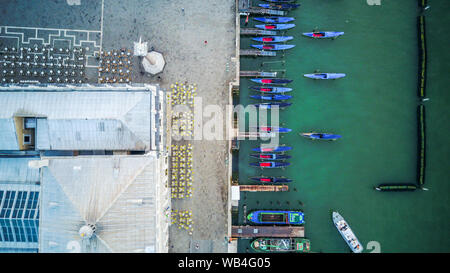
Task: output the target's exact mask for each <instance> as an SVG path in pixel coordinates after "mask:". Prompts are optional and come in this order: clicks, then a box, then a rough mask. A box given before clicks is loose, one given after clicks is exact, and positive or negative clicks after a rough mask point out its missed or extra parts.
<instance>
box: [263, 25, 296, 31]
mask: <svg viewBox="0 0 450 273" xmlns="http://www.w3.org/2000/svg"><path fill="white" fill-rule="evenodd" d="M255 27H256V28H259V29H264V30H286V29H291V28H294V27H295V24H265V25H255Z"/></svg>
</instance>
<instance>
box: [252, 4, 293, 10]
mask: <svg viewBox="0 0 450 273" xmlns="http://www.w3.org/2000/svg"><path fill="white" fill-rule="evenodd" d="M258 6H260V7H261V8H265V9H277V10H290V9H295V8H298V7H299V6H300V4H272V3H270V4H258Z"/></svg>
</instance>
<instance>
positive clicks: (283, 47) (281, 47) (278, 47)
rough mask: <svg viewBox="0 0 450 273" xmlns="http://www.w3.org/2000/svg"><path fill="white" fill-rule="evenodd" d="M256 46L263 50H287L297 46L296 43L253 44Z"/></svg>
mask: <svg viewBox="0 0 450 273" xmlns="http://www.w3.org/2000/svg"><path fill="white" fill-rule="evenodd" d="M251 46H252V47H254V48H257V49H261V50H287V49H291V48H293V47H295V45H278V44H273V45H272V44H271V45H251Z"/></svg>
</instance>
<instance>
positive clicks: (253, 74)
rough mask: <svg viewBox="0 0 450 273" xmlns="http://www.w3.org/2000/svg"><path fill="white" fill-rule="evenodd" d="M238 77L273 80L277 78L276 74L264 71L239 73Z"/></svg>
mask: <svg viewBox="0 0 450 273" xmlns="http://www.w3.org/2000/svg"><path fill="white" fill-rule="evenodd" d="M239 76H240V77H253V78H255V77H262V78H264V77H270V78H275V77H276V76H277V72H264V71H241V72H240V73H239Z"/></svg>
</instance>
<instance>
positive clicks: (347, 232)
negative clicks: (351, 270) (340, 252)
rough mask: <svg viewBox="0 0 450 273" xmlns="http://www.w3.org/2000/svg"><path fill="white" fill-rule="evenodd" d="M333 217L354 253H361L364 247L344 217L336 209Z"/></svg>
mask: <svg viewBox="0 0 450 273" xmlns="http://www.w3.org/2000/svg"><path fill="white" fill-rule="evenodd" d="M332 218H333V223H334V225H335V226H336V228H337V229H338V231H339V233H340V234H341V236H342V238H343V239H344V241H345V242H346V243H347V245H348V246H349V247H350V249H351V250H352V251H353V252H354V253H361V252H362V251H363V249H364V248H363V246H362V245H361V243H360V242H359V241H358V238H356V236H355V234H354V233H353V231H352V229H351V228H350V226H349V225H348V224H347V222H346V221H345V220H344V218H343V217H342V216H341V215H340V214H339V213H338V212H336V211H333V214H332Z"/></svg>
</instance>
